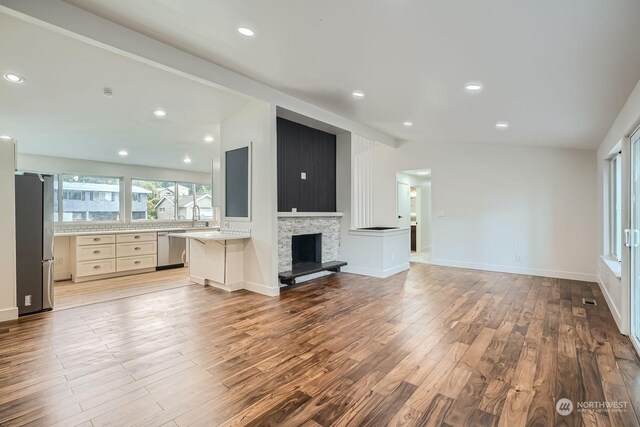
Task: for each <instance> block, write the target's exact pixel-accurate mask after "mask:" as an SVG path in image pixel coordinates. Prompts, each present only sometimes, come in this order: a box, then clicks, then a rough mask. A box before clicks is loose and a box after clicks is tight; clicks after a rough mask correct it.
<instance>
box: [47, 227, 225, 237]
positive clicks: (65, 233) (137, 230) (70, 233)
mask: <svg viewBox="0 0 640 427" xmlns="http://www.w3.org/2000/svg"><path fill="white" fill-rule="evenodd" d="M191 229H192V228H191V227H189V228H183V227H172V228H161V227H159V228H132V229H118V230H100V231H62V232H56V233H54V237H65V236H93V235H104V234H128V233H157V232H159V231H182V230H191ZM217 229H218V227H209V228H206V227H198V228H194V230H203V231H205V230H206V231H205V232H207V231H208V232H210V231H213V230H217Z"/></svg>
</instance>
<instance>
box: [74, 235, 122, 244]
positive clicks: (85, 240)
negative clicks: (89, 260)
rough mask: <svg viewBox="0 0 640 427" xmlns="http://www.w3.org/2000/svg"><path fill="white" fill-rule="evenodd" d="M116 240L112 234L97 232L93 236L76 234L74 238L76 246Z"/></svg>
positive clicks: (107, 242)
mask: <svg viewBox="0 0 640 427" xmlns="http://www.w3.org/2000/svg"><path fill="white" fill-rule="evenodd" d="M115 242H116V236H115V235H114V234H98V235H94V236H78V237H77V238H76V246H85V245H107V244H110V243H115Z"/></svg>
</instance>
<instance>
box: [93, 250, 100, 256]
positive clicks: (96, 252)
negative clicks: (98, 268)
mask: <svg viewBox="0 0 640 427" xmlns="http://www.w3.org/2000/svg"><path fill="white" fill-rule="evenodd" d="M100 252H101V251H99V250H97V249H96V250H95V251H93V253H94V254H96V255H98V254H99V253H100Z"/></svg>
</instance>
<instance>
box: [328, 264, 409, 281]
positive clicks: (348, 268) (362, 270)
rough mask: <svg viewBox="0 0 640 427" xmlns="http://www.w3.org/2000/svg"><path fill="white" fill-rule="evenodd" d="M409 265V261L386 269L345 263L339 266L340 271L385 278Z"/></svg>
mask: <svg viewBox="0 0 640 427" xmlns="http://www.w3.org/2000/svg"><path fill="white" fill-rule="evenodd" d="M409 267H410V265H409V263H406V264H400V265H398V266H396V267H393V268H388V269H386V270H379V269H373V268H366V267H358V266H353V265H345V266H344V267H342V268H341V271H343V272H345V273H352V274H359V275H361V276H370V277H378V278H380V279H385V278H387V277H389V276H393V275H394V274H398V273H402V272H403V271H406V270H408V269H409Z"/></svg>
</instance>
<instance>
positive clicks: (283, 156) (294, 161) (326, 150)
mask: <svg viewBox="0 0 640 427" xmlns="http://www.w3.org/2000/svg"><path fill="white" fill-rule="evenodd" d="M302 173H305V174H306V179H302V178H301V174H302ZM292 208H296V209H297V211H298V212H335V211H336V136H335V135H333V134H330V133H327V132H323V131H320V130H317V129H313V128H310V127H308V126H304V125H301V124H299V123H295V122H292V121H289V120H286V119H283V118H278V211H279V212H291V209H292Z"/></svg>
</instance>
